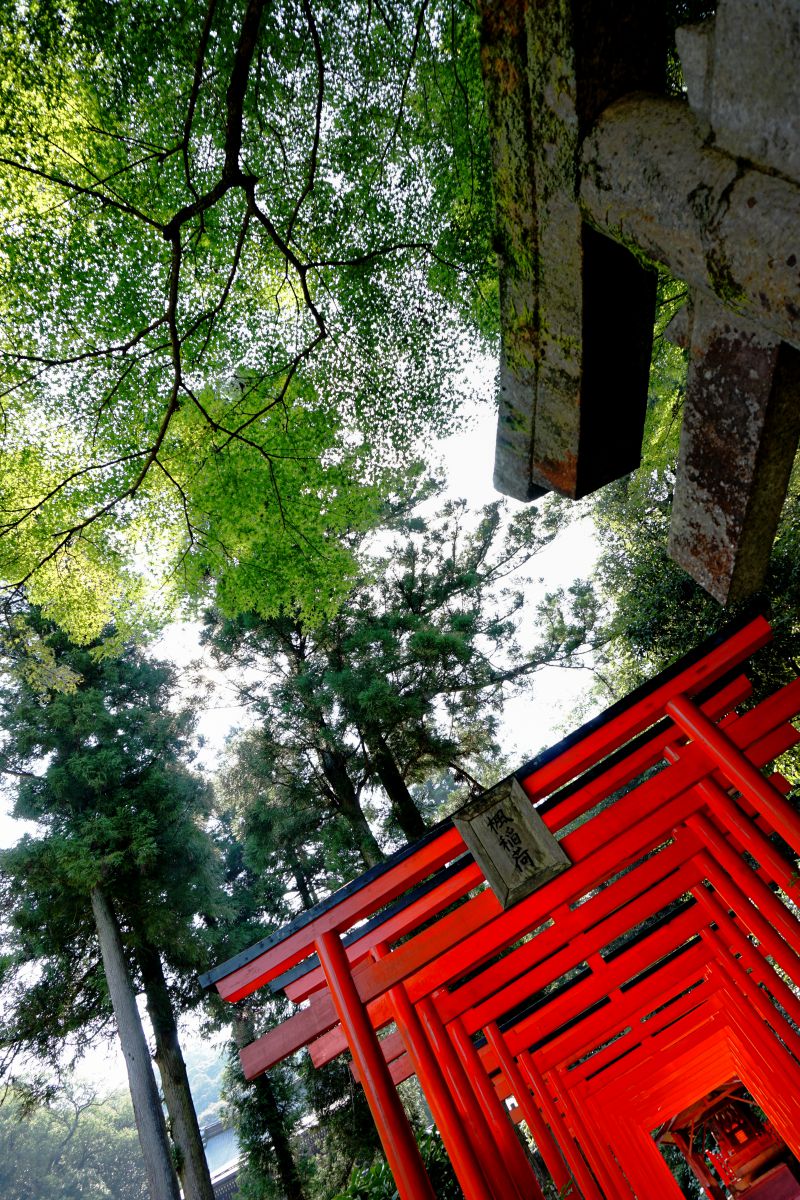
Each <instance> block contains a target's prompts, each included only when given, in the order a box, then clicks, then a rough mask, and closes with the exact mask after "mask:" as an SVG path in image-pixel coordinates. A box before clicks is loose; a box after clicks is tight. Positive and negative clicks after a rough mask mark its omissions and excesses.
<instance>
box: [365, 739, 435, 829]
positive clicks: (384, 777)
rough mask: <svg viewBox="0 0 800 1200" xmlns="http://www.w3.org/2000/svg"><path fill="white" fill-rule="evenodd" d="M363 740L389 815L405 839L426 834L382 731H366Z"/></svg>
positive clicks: (425, 826) (412, 798) (419, 813)
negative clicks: (389, 807)
mask: <svg viewBox="0 0 800 1200" xmlns="http://www.w3.org/2000/svg"><path fill="white" fill-rule="evenodd" d="M365 740H366V742H367V745H368V747H369V752H370V757H371V758H372V761H373V763H374V765H375V770H376V771H377V772H378V778H379V779H380V781H381V786H382V787H383V790H384V791H385V792H386V795H387V796H388V798H389V803H390V804H391V806H392V816H393V817H394V819H395V821H396V822H397V824H398V826H399V827H400V829H402V831H403V833H404V834H405V837H406V840H407V841H409V842H415V841H416V840H417V838H421V837H422V835H423V834H424V833H427V830H428V827H427V825H426V824H425V822H424V820H423V818H422V813H421V812H420V811H419V809H418V808H417V806H416V803H415V802H414V797H413V796H412V795H411V792H410V791H409V790H408V788H407V786H406V781H405V779H404V778H403V776H402V774H401V772H400V768H399V767H398V765H397V760H396V759H395V757H394V755H393V754H392V752H391V750H390V749H389V746H388V744H387V742H386V739H385V738H384V736H383V734H382V733H377V734H372V733H370V734H367V736H366V739H365Z"/></svg>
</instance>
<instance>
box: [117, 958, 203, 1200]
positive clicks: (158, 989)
mask: <svg viewBox="0 0 800 1200" xmlns="http://www.w3.org/2000/svg"><path fill="white" fill-rule="evenodd" d="M136 957H137V960H138V963H139V968H140V970H141V972H142V980H143V982H144V990H145V995H146V997H147V1011H148V1013H149V1014H150V1021H151V1024H152V1026H153V1033H154V1035H155V1039H156V1053H155V1060H156V1066H157V1067H158V1073H159V1075H160V1076H161V1090H162V1092H163V1093H164V1103H165V1104H166V1106H167V1112H168V1114H169V1120H170V1126H171V1133H172V1140H173V1142H174V1143H175V1147H176V1149H177V1151H178V1177H179V1179H180V1181H181V1187H182V1188H183V1195H184V1198H185V1200H214V1188H213V1186H212V1183H211V1176H210V1174H209V1171H208V1163H207V1162H206V1155H205V1150H204V1149H203V1139H202V1137H201V1135H200V1126H199V1125H198V1123H197V1113H196V1111H195V1107H194V1103H193V1101H192V1093H191V1091H190V1090H189V1076H188V1075H187V1073H186V1063H185V1062H184V1058H183V1052H182V1051H181V1045H180V1041H179V1040H178V1026H177V1024H176V1021H175V1013H174V1011H173V1008H172V999H171V997H170V994H169V989H168V987H167V981H166V979H165V978H164V969H163V967H162V965H161V957H160V955H159V953H158V951H157V950H156V948H155V947H154V946H144V947H142V948H141V949H139V950H138V951H137V954H136Z"/></svg>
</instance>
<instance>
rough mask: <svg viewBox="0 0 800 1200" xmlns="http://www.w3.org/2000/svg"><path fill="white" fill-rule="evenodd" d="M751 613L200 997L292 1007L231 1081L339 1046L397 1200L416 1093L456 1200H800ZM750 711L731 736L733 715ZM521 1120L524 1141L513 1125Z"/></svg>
mask: <svg viewBox="0 0 800 1200" xmlns="http://www.w3.org/2000/svg"><path fill="white" fill-rule="evenodd" d="M770 638H771V630H770V626H769V624H768V623H767V621H766V620H765V619H764V618H763V617H761V616H758V617H755V618H752V619H749V620H746V621H743V622H740V623H739V624H738V626H736V627H733V628H731V629H729V630H728V631H726V633H725V634H724V635H719V636H718V637H716V638H714V639H711V640H710V641H709V642H707V643H705V644H704V645H703V646H702V647H700V648H699V649H698V650H697V651H696V652H694V653H693V654H691V655H689V656H687V657H686V658H684V659H681V660H680V661H679V662H677V663H676V664H674V665H673V667H671V668H670V669H669V670H667V671H666V672H664V673H662V674H661V675H659V676H658V677H657V678H655V679H653V680H652V681H651V682H650V683H649V684H647V685H645V686H644V687H643V688H640V689H638V690H637V691H636V692H634V693H632V694H631V695H630V696H629V697H627V698H626V699H625V700H624V701H622V702H620V703H619V704H616V705H614V706H613V707H612V708H610V709H609V710H607V711H606V712H605V713H603V714H602V715H601V716H600V717H598V718H595V719H594V720H592V721H590V722H589V723H588V724H586V725H584V726H583V727H582V728H580V729H578V730H577V731H576V732H575V733H573V734H571V735H570V736H568V737H567V738H565V739H564V740H563V741H561V742H560V743H559V744H558V745H556V746H554V747H552V748H551V749H550V750H548V751H546V752H544V753H543V754H540V755H539V756H538V757H537V758H535V759H533V760H532V761H531V762H529V763H527V764H526V765H525V766H524V767H522V768H521V769H520V770H519V771H517V772H516V773H515V775H514V776H513V777H512V778H510V779H507V780H503V781H502V782H501V783H500V784H499V785H498V786H497V787H496V788H492V789H490V791H489V792H487V793H485V794H484V796H483V797H480V798H479V800H478V801H477V802H472V803H471V804H470V805H468V806H467V807H466V808H465V809H464V810H463V811H462V812H461V813H458V814H456V815H455V817H454V818H450V819H448V820H446V821H444V822H442V823H441V824H440V825H438V826H437V827H435V828H434V829H432V830H431V831H430V832H429V833H428V834H427V835H426V836H425V837H424V838H422V839H421V840H420V841H419V842H417V843H415V844H414V845H413V846H409V847H406V848H404V849H403V850H401V851H399V852H398V853H397V854H395V855H394V856H393V857H392V858H390V859H389V860H388V861H386V862H385V863H382V864H380V865H379V866H377V867H374V868H373V869H372V870H370V871H368V872H366V874H364V875H362V876H361V877H360V878H358V879H356V880H354V881H353V882H352V883H350V884H348V885H347V886H346V887H344V888H342V889H341V890H340V891H338V892H336V893H335V894H334V895H332V896H331V897H329V898H328V899H327V900H325V901H323V902H321V903H320V904H318V905H317V906H315V907H314V908H312V909H310V910H308V911H307V912H304V913H302V914H300V915H299V916H298V917H297V918H296V919H295V920H294V921H292V922H291V924H289V925H287V926H286V927H285V928H283V929H281V930H279V931H277V932H275V933H273V934H272V935H271V936H269V937H266V938H264V939H263V940H262V941H260V942H259V943H258V944H257V945H255V946H253V947H251V948H250V949H249V950H246V951H244V952H243V953H241V954H239V955H237V956H236V957H235V958H233V959H231V960H230V961H228V962H226V963H224V964H222V965H221V966H219V967H216V968H215V969H214V970H212V971H210V972H209V973H208V974H207V975H205V976H204V977H203V979H202V981H201V982H202V983H203V984H204V985H205V986H209V985H211V984H214V985H216V988H217V990H218V991H219V993H220V995H221V996H222V997H224V998H225V999H226V1000H229V1001H238V1000H241V999H242V998H244V997H246V996H248V995H250V994H251V993H253V992H254V991H255V990H256V989H258V988H261V987H263V986H264V985H269V987H270V988H271V990H272V991H277V990H282V991H283V992H284V993H285V995H286V996H287V997H288V998H289V999H290V1000H292V1001H293V1002H295V1004H297V1005H299V1006H300V1007H298V1008H297V1009H296V1011H295V1012H294V1014H293V1015H291V1016H289V1017H288V1018H287V1019H285V1020H284V1021H283V1022H282V1023H281V1024H280V1025H278V1026H277V1027H276V1028H274V1029H272V1030H270V1031H269V1032H268V1033H267V1034H265V1035H264V1036H263V1037H261V1038H259V1039H258V1040H257V1041H255V1042H253V1043H252V1044H251V1045H249V1046H247V1047H246V1048H245V1049H244V1050H243V1051H242V1052H241V1059H242V1064H243V1067H244V1071H245V1074H246V1076H247V1077H248V1078H254V1077H255V1076H257V1075H259V1074H260V1073H261V1072H263V1071H266V1070H268V1069H269V1068H270V1067H271V1066H272V1065H274V1064H275V1063H277V1062H279V1061H281V1060H282V1059H285V1058H287V1057H288V1056H289V1055H292V1054H294V1053H295V1052H296V1051H298V1050H299V1049H300V1048H302V1047H304V1046H307V1047H308V1048H309V1050H310V1053H311V1057H312V1059H313V1061H314V1063H315V1064H316V1065H317V1066H320V1065H321V1064H323V1063H325V1062H328V1061H330V1060H331V1059H333V1058H334V1057H336V1056H337V1055H339V1054H342V1053H345V1052H347V1051H348V1050H349V1052H350V1054H351V1056H352V1070H353V1073H354V1075H355V1076H356V1078H357V1079H358V1080H359V1081H360V1082H361V1084H362V1085H363V1087H364V1090H365V1093H366V1097H367V1099H368V1101H369V1105H370V1108H371V1110H372V1113H373V1117H374V1120H375V1124H376V1126H377V1129H378V1132H379V1134H380V1137H381V1141H382V1143H383V1147H384V1149H385V1152H386V1156H387V1159H388V1161H389V1164H390V1166H391V1169H392V1172H393V1174H394V1178H395V1181H396V1185H397V1190H398V1194H399V1196H400V1197H401V1200H431V1198H432V1197H433V1195H434V1193H433V1190H432V1188H431V1184H430V1181H429V1179H428V1177H427V1174H426V1171H425V1168H424V1165H423V1163H422V1160H421V1158H420V1155H419V1152H418V1149H417V1144H416V1141H415V1138H414V1135H413V1132H412V1130H411V1128H410V1126H409V1123H408V1120H407V1118H406V1115H405V1112H404V1109H403V1107H402V1104H401V1101H400V1099H399V1096H398V1093H397V1085H398V1084H399V1083H400V1082H401V1081H403V1080H405V1079H407V1078H409V1077H411V1076H412V1075H416V1077H417V1079H418V1081H419V1084H420V1086H421V1088H422V1090H423V1092H424V1094H425V1097H426V1099H427V1102H428V1104H429V1107H430V1109H431V1112H432V1114H433V1117H434V1120H435V1122H436V1125H437V1127H438V1129H439V1131H440V1133H441V1136H442V1139H443V1141H444V1144H445V1146H446V1148H447V1151H448V1153H449V1155H450V1159H451V1162H452V1165H453V1168H454V1170H455V1172H456V1175H457V1177H458V1180H459V1183H460V1186H461V1189H462V1191H463V1193H464V1196H465V1198H466V1200H540V1198H543V1197H545V1196H552V1195H558V1196H567V1195H568V1196H570V1197H575V1198H576V1200H577V1198H580V1197H583V1198H584V1200H600V1198H602V1197H608V1198H610V1200H630V1197H631V1196H634V1197H638V1198H640V1200H669V1198H671V1197H674V1198H675V1200H678V1198H679V1197H680V1196H681V1195H682V1193H681V1191H680V1189H679V1187H678V1185H677V1184H676V1182H675V1179H674V1177H673V1174H672V1172H671V1170H670V1168H669V1167H668V1166H667V1163H666V1161H665V1157H664V1154H663V1152H662V1149H663V1146H664V1145H666V1144H668V1143H672V1145H673V1147H674V1149H673V1151H672V1153H673V1154H675V1153H681V1154H683V1156H684V1157H685V1159H686V1161H687V1163H688V1165H689V1167H690V1168H691V1169H692V1170H693V1171H694V1172H695V1175H696V1176H697V1178H698V1180H699V1181H700V1184H701V1186H702V1187H703V1189H704V1190H705V1192H706V1194H707V1195H708V1196H709V1197H711V1200H723V1198H724V1197H726V1196H729V1195H737V1196H739V1195H741V1196H747V1197H748V1200H756V1198H757V1200H797V1198H800V1182H799V1181H800V1167H798V1163H797V1159H800V1034H799V1033H798V1028H800V999H799V998H798V995H799V993H798V984H800V923H798V909H797V908H796V907H795V904H794V903H793V898H795V897H797V896H798V895H800V886H799V879H800V877H798V872H797V866H796V856H797V855H798V854H800V816H799V815H798V812H797V810H796V808H795V807H794V805H793V803H792V800H791V797H790V794H789V791H790V789H789V786H788V784H787V782H786V780H785V779H784V777H783V776H782V775H781V774H779V773H777V772H775V771H772V772H771V771H770V764H772V763H773V762H774V760H775V759H776V758H778V757H779V756H780V755H781V754H783V753H784V752H785V751H787V750H788V749H790V748H791V747H792V746H794V745H795V744H796V743H797V742H798V741H800V733H798V731H797V730H796V729H795V727H794V725H793V724H792V719H793V718H794V717H795V716H796V714H797V713H798V712H800V679H797V680H794V681H793V682H791V683H790V684H788V685H787V686H785V687H783V688H782V689H781V690H780V691H778V692H777V693H775V694H774V695H771V696H769V697H768V698H766V699H763V700H761V702H760V703H758V704H757V705H753V704H752V702H751V690H752V689H751V685H750V683H749V682H748V679H747V677H746V675H745V674H743V665H744V664H746V661H747V660H748V659H749V658H750V657H751V656H752V655H754V654H756V653H757V652H758V651H759V650H760V649H761V648H762V647H763V646H764V645H765V644H766V643H767V642H768V641H769V640H770ZM740 708H741V709H743V711H741V712H739V711H738V710H739V709H740ZM521 1123H522V1124H524V1126H525V1127H526V1129H527V1133H528V1137H527V1138H521V1137H520V1136H519V1133H518V1131H517V1129H515V1125H519V1124H521Z"/></svg>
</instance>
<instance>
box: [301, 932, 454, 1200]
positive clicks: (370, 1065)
mask: <svg viewBox="0 0 800 1200" xmlns="http://www.w3.org/2000/svg"><path fill="white" fill-rule="evenodd" d="M316 951H317V954H318V955H319V961H320V963H321V964H322V969H323V970H324V972H325V978H326V980H327V983H328V988H329V989H330V992H331V995H332V997H333V1001H334V1004H335V1005H336V1011H337V1013H338V1016H339V1020H340V1021H341V1023H342V1025H343V1027H344V1028H345V1029H346V1030H347V1037H348V1041H349V1043H350V1047H351V1049H352V1052H353V1058H354V1059H355V1061H356V1062H357V1063H358V1068H359V1071H360V1072H361V1080H362V1084H363V1087H364V1092H365V1094H366V1097H367V1101H368V1103H369V1106H370V1109H371V1111H372V1116H373V1119H374V1121H375V1125H376V1127H377V1130H378V1134H379V1135H380V1139H381V1143H382V1145H383V1150H384V1153H385V1155H386V1158H387V1161H388V1163H389V1166H390V1168H391V1172H392V1175H393V1176H394V1180H395V1183H396V1184H397V1190H398V1192H399V1194H400V1197H401V1200H436V1198H435V1196H434V1192H433V1188H432V1187H431V1183H430V1180H429V1179H428V1174H427V1172H426V1170H425V1166H424V1164H423V1162H422V1158H421V1157H420V1153H419V1148H418V1146H417V1141H416V1138H415V1137H414V1133H413V1131H412V1129H411V1126H410V1125H409V1123H408V1118H407V1117H406V1115H405V1112H404V1110H403V1106H402V1104H401V1103H400V1099H399V1097H398V1095H397V1092H396V1091H395V1088H394V1085H393V1083H392V1081H391V1078H390V1076H389V1073H388V1071H387V1069H386V1064H385V1062H384V1061H383V1055H382V1054H381V1051H380V1046H379V1045H378V1039H377V1037H376V1036H375V1032H374V1030H373V1028H372V1026H371V1025H370V1023H369V1021H368V1020H367V1017H366V1014H365V1012H364V1009H363V1006H362V1004H361V1001H360V1000H359V998H358V993H357V991H356V989H355V987H354V985H353V980H352V977H351V975H350V967H349V964H348V962H347V958H346V956H345V953H344V950H343V948H342V944H341V942H340V940H339V935H338V934H336V933H333V932H331V931H327V932H325V933H322V934H320V935H319V937H318V938H317V942H316Z"/></svg>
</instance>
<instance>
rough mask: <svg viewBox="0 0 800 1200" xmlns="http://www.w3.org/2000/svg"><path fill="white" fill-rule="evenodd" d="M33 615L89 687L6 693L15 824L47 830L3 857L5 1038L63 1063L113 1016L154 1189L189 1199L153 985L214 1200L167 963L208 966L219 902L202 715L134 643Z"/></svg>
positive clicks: (175, 1089) (177, 1107) (182, 1128)
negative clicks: (88, 636)
mask: <svg viewBox="0 0 800 1200" xmlns="http://www.w3.org/2000/svg"><path fill="white" fill-rule="evenodd" d="M30 621H31V623H32V625H33V626H34V627H35V628H36V630H37V632H38V633H39V634H40V635H42V636H44V637H45V638H46V639H47V640H48V641H49V645H50V647H51V649H52V650H53V652H54V655H55V658H56V660H57V661H63V662H65V663H66V664H67V665H68V667H69V669H70V671H71V672H72V674H73V677H74V678H75V679H76V680H77V681H78V682H77V684H76V686H75V687H74V690H72V691H71V692H52V693H50V694H43V693H42V692H40V691H38V690H37V689H36V687H35V686H33V685H32V684H31V682H30V681H29V679H28V678H27V677H26V676H25V675H22V676H17V677H16V679H13V680H11V681H9V682H8V683H7V684H6V686H5V687H4V689H3V691H2V695H1V696H0V705H1V712H2V717H1V719H2V728H3V731H4V733H5V736H6V741H5V744H4V750H3V752H4V759H5V767H6V770H7V771H11V772H13V773H14V774H13V775H12V778H13V779H14V786H15V792H16V797H15V805H14V815H15V816H17V817H22V818H25V819H27V820H32V821H35V822H36V823H37V825H38V827H39V828H38V832H37V835H35V836H30V835H26V836H25V837H23V838H22V840H21V841H20V842H19V843H18V844H17V845H16V846H15V847H13V848H12V849H11V850H8V851H5V852H3V854H2V857H0V874H1V876H2V881H3V888H4V893H5V897H4V898H5V900H6V926H7V927H6V930H5V934H6V937H5V941H6V944H7V946H8V953H7V954H6V956H5V958H4V960H3V971H2V983H3V991H4V992H5V994H6V997H7V998H8V999H9V1001H10V1003H9V1016H8V1018H7V1021H6V1027H5V1029H4V1030H3V1040H4V1041H5V1042H9V1041H11V1040H12V1039H13V1040H15V1041H16V1044H17V1045H18V1046H19V1047H20V1048H27V1049H30V1050H32V1051H34V1052H35V1053H39V1054H40V1055H44V1056H47V1057H49V1058H51V1059H52V1058H54V1057H55V1056H56V1055H57V1054H58V1052H59V1050H60V1049H61V1047H62V1044H63V1039H64V1037H65V1036H66V1035H67V1034H69V1033H75V1034H77V1037H78V1048H79V1049H80V1048H81V1047H82V1046H84V1045H85V1044H86V1043H87V1042H89V1041H90V1040H91V1039H92V1038H93V1037H95V1036H97V1035H98V1034H99V1033H100V1032H101V1031H102V1028H103V1025H104V1023H105V1022H107V1021H108V1017H109V1013H110V1010H112V1009H113V1013H114V1017H115V1019H116V1023H117V1027H118V1031H119V1034H120V1039H121V1041H122V1044H123V1052H124V1054H125V1057H126V1063H127V1065H128V1069H129V1077H130V1079H131V1091H132V1096H133V1100H134V1110H135V1112H136V1116H137V1123H138V1125H139V1129H140V1137H141V1140H142V1147H143V1152H144V1154H145V1160H146V1163H147V1164H148V1178H149V1181H150V1186H151V1188H152V1189H153V1194H154V1195H158V1196H162V1195H163V1196H169V1197H173V1196H175V1197H177V1182H176V1181H175V1178H174V1169H173V1165H172V1155H171V1151H170V1149H169V1144H168V1142H167V1137H166V1129H165V1128H164V1118H163V1114H162V1109H161V1102H160V1099H159V1095H158V1089H157V1087H156V1085H155V1081H154V1078H153V1074H152V1064H151V1062H150V1055H149V1051H148V1050H147V1047H146V1043H145V1041H144V1035H143V1033H142V1028H141V1021H140V1018H139V1014H138V1011H137V1008H136V1004H135V988H136V986H137V985H141V986H142V987H143V988H144V990H145V992H146V994H147V1000H148V1007H149V1008H150V1010H151V1014H152V1015H153V1016H154V1017H155V1020H154V1033H155V1036H156V1061H157V1062H158V1065H159V1068H160V1070H161V1073H162V1085H163V1087H164V1093H165V1098H166V1100H167V1102H168V1107H169V1110H170V1117H171V1123H172V1133H173V1137H174V1140H175V1145H176V1150H177V1160H178V1165H179V1169H180V1173H181V1179H182V1182H183V1184H184V1190H185V1192H186V1194H187V1196H189V1197H191V1198H192V1200H210V1197H211V1195H212V1194H213V1193H212V1190H211V1186H210V1180H209V1178H208V1171H207V1168H206V1166H205V1158H204V1156H203V1152H202V1146H201V1144H200V1137H199V1130H198V1129H197V1122H196V1118H194V1116H193V1110H192V1108H191V1098H190V1095H189V1092H188V1080H187V1079H186V1074H185V1067H184V1066H183V1064H182V1057H181V1056H180V1051H179V1046H178V1043H177V1030H176V1026H175V1017H174V1011H173V997H174V996H175V994H176V988H175V987H174V986H173V987H172V988H170V986H168V984H167V978H166V976H165V964H166V967H167V970H168V971H169V973H170V974H171V976H172V977H173V978H174V980H175V981H176V982H177V981H179V980H180V978H181V976H183V979H184V980H186V979H187V978H188V974H187V973H188V972H189V971H194V969H196V967H197V966H198V964H199V962H202V961H203V957H204V955H203V952H202V948H201V947H200V945H199V944H198V938H199V934H198V931H197V929H196V927H195V925H194V924H193V917H194V915H195V914H196V913H198V912H199V911H201V910H205V909H208V908H209V907H211V908H213V905H214V904H215V903H217V901H216V899H215V888H216V883H217V881H216V878H215V876H214V870H213V854H212V849H211V846H210V842H209V840H208V838H207V836H206V835H205V833H204V832H203V830H202V828H201V826H200V822H201V821H202V820H203V819H204V818H205V817H206V816H207V813H208V808H209V791H208V788H207V786H206V785H205V784H204V783H203V782H202V780H200V779H199V778H198V777H197V776H196V775H193V774H192V773H191V772H190V771H189V770H188V769H187V766H186V765H185V758H186V754H187V750H188V738H189V735H190V732H191V724H192V718H191V715H190V714H189V713H188V712H186V711H184V712H171V711H170V700H171V697H172V693H173V691H174V686H175V680H174V676H173V673H172V671H171V670H170V669H169V668H168V667H166V666H164V665H163V664H159V663H155V662H153V661H150V660H148V659H147V658H146V657H145V656H143V655H142V654H141V653H137V652H135V651H134V650H133V649H132V648H127V649H126V650H124V651H123V652H122V653H119V654H116V655H114V656H109V655H107V654H104V653H103V652H102V647H100V646H98V645H95V646H91V647H88V648H77V647H75V646H72V645H71V644H70V643H69V642H68V641H67V639H66V637H65V636H64V635H63V634H61V633H59V632H58V631H57V630H55V629H54V628H53V627H52V626H49V624H48V623H47V622H46V621H44V620H43V619H42V618H41V616H40V615H38V614H36V613H32V614H31V615H30ZM98 949H99V951H100V954H99V957H98ZM100 960H102V968H101V965H100ZM31 966H35V968H36V974H35V975H34V977H33V982H31V983H26V982H25V981H26V980H27V979H28V978H29V976H30V969H29V968H30V967H31ZM15 987H18V988H19V991H18V994H17V995H16V996H13V990H14V988H15ZM185 988H186V984H184V989H185ZM171 993H172V994H171Z"/></svg>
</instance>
